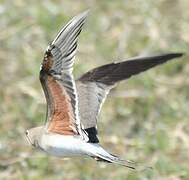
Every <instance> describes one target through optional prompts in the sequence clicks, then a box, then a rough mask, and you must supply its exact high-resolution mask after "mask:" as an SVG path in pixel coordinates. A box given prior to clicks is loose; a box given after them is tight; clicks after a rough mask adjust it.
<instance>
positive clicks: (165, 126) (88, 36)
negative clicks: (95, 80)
mask: <svg viewBox="0 0 189 180" xmlns="http://www.w3.org/2000/svg"><path fill="white" fill-rule="evenodd" d="M88 8H90V9H91V14H90V16H89V18H88V22H87V24H86V26H85V28H84V30H83V32H82V34H81V37H80V40H79V50H78V53H77V57H76V61H75V69H74V74H75V76H77V77H78V76H79V75H81V74H82V73H84V72H86V71H87V70H89V69H90V68H93V67H96V66H99V65H102V64H106V63H110V62H113V61H119V60H125V59H126V58H128V57H132V56H136V55H142V54H145V55H146V54H157V53H158V52H185V53H186V55H185V57H183V58H182V59H180V60H175V61H174V62H170V63H168V64H166V65H163V66H161V67H157V68H155V69H153V70H150V71H148V72H146V73H144V74H141V75H139V76H136V77H133V78H131V79H130V80H129V81H127V82H122V83H121V84H120V85H119V86H118V87H116V88H115V89H114V90H113V91H112V93H110V96H109V98H108V99H107V101H106V103H105V105H104V106H103V111H102V113H101V115H100V120H99V135H100V140H101V144H102V145H103V146H104V147H106V149H108V150H109V151H110V152H114V153H115V154H116V153H117V154H118V155H121V156H122V157H123V158H127V159H132V160H135V161H137V162H139V163H142V164H144V165H150V166H152V167H153V169H152V170H145V171H141V172H135V171H131V170H129V169H126V168H124V167H120V166H116V165H111V164H103V163H102V164H100V163H97V162H95V161H93V160H91V159H88V158H85V159H83V158H75V159H72V161H70V160H59V159H57V158H54V157H48V156H47V155H45V154H43V153H41V152H39V151H37V150H34V149H33V148H31V147H29V146H28V145H27V142H26V140H25V137H24V131H25V129H28V128H30V127H33V126H37V125H40V124H42V123H43V122H44V119H45V112H46V104H45V98H44V95H43V92H42V89H41V85H40V82H39V80H38V74H39V67H40V64H41V61H42V58H43V53H44V50H45V48H46V46H47V45H48V43H49V42H50V41H51V40H53V38H54V37H55V35H56V33H57V32H58V30H59V29H60V28H61V27H62V25H64V24H65V23H66V22H67V21H68V20H69V19H70V18H71V17H73V16H74V15H76V14H78V13H79V12H82V11H83V10H86V9H88ZM188 9H189V3H188V1H187V0H180V1H170V0H169V1H168V0H165V1H150V0H148V1H146V0H133V1H132V2H131V1H123V0H121V1H112V0H111V1H95V0H91V1H81V0H78V1H73V0H64V1H61V0H56V1H32V3H31V1H28V0H15V1H2V0H1V1H0V17H1V18H0V19H1V21H0V26H1V29H0V42H1V43H0V102H1V103H0V114H1V120H0V179H21V180H28V179H32V180H33V179H34V180H42V179H47V180H48V179H49V180H51V179H57V180H58V179H66V180H67V179H68V180H69V179H82V180H90V179H97V180H103V179H113V180H122V179H129V180H138V179H163V178H164V179H186V180H187V179H189V173H188V172H189V168H188V164H189V156H188V151H189V128H188V124H189V118H188V117H189V111H188V108H189V91H188V89H189V80H188V77H189V63H188V55H187V53H188V52H189V38H188V30H189V24H188V19H189V13H188Z"/></svg>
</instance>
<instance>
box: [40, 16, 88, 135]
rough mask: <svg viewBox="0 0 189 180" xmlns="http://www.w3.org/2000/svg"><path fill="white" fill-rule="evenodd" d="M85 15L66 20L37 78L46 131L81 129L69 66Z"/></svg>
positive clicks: (65, 132)
mask: <svg viewBox="0 0 189 180" xmlns="http://www.w3.org/2000/svg"><path fill="white" fill-rule="evenodd" d="M87 14H88V12H84V13H82V14H80V15H78V16H76V17H74V18H73V19H72V20H71V21H70V22H68V24H66V26H65V27H63V28H62V30H61V31H60V32H59V34H58V35H57V36H56V38H55V39H54V41H53V42H52V43H51V44H50V45H49V46H48V48H47V50H46V52H45V56H44V59H43V63H42V68H41V71H40V81H41V84H42V87H43V90H44V93H45V96H46V101H47V122H46V128H47V130H48V131H49V132H53V133H58V134H64V135H73V134H80V131H81V129H80V120H79V116H78V99H77V93H76V87H75V81H74V79H73V75H72V68H73V63H74V56H75V54H76V49H77V40H78V36H79V34H80V32H81V29H82V27H83V25H84V23H85V20H86V17H87Z"/></svg>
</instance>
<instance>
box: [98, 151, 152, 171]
mask: <svg viewBox="0 0 189 180" xmlns="http://www.w3.org/2000/svg"><path fill="white" fill-rule="evenodd" d="M95 159H96V160H97V161H102V162H107V163H115V164H118V165H121V166H125V167H127V168H130V169H133V170H137V171H144V170H148V169H152V167H150V166H145V165H142V164H140V163H136V162H134V161H130V160H123V159H120V158H119V157H117V156H115V155H112V154H109V155H108V156H104V155H101V154H97V156H96V157H95Z"/></svg>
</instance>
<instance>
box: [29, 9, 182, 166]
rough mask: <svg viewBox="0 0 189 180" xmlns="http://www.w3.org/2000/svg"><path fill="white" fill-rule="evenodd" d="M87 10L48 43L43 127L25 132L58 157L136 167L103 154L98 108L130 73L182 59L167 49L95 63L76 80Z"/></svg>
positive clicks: (42, 74) (43, 79)
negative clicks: (151, 54) (104, 62)
mask: <svg viewBox="0 0 189 180" xmlns="http://www.w3.org/2000/svg"><path fill="white" fill-rule="evenodd" d="M87 15H88V11H85V12H83V13H81V14H79V15H77V16H75V17H74V18H73V19H72V20H70V21H69V22H68V23H67V24H66V25H65V26H64V27H63V28H62V29H61V31H60V32H59V33H58V35H57V36H56V37H55V39H54V40H53V41H52V42H51V43H50V44H49V46H48V47H47V49H46V51H45V54H44V59H43V62H42V65H41V69H40V81H41V84H42V88H43V90H44V94H45V97H46V102H47V113H46V122H45V124H44V125H42V126H39V127H35V128H31V129H29V130H27V131H26V136H27V139H28V141H29V142H30V144H31V145H32V146H34V147H35V148H38V149H40V150H42V151H44V152H46V153H48V154H50V155H53V156H57V157H72V156H88V157H92V158H94V159H95V160H97V161H104V162H109V163H116V164H120V165H123V166H126V167H129V168H132V169H135V168H136V166H135V164H134V163H133V162H131V161H129V160H122V159H121V158H119V157H118V156H116V155H113V154H111V153H109V152H107V151H106V150H105V149H104V148H103V147H102V146H101V145H100V144H99V139H98V137H97V119H98V115H99V113H100V109H101V106H102V104H103V102H104V100H105V99H106V96H107V94H108V93H109V91H110V90H111V89H112V88H113V87H115V85H116V84H117V83H118V82H120V81H122V80H125V79H128V78H130V77H131V76H133V75H136V74H139V73H141V72H143V71H146V70H148V69H150V68H152V67H155V66H157V65H159V64H163V63H165V62H167V61H169V60H172V59H174V58H177V57H181V56H182V53H169V54H162V55H156V56H151V57H136V58H132V59H128V60H126V61H122V62H118V63H111V64H107V65H103V66H101V67H97V68H95V69H93V70H91V71H89V72H87V73H85V74H84V75H82V76H81V77H80V78H79V79H77V80H74V77H73V74H72V70H73V64H74V57H75V55H76V51H77V41H78V36H79V34H80V32H81V30H82V27H83V25H84V24H85V22H86V17H87Z"/></svg>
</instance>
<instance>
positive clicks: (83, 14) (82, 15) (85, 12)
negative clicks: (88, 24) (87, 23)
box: [76, 9, 90, 19]
mask: <svg viewBox="0 0 189 180" xmlns="http://www.w3.org/2000/svg"><path fill="white" fill-rule="evenodd" d="M89 13H90V9H87V10H85V11H83V12H82V13H80V14H78V15H77V16H76V17H80V18H84V19H85V18H87V16H88V15H89Z"/></svg>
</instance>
